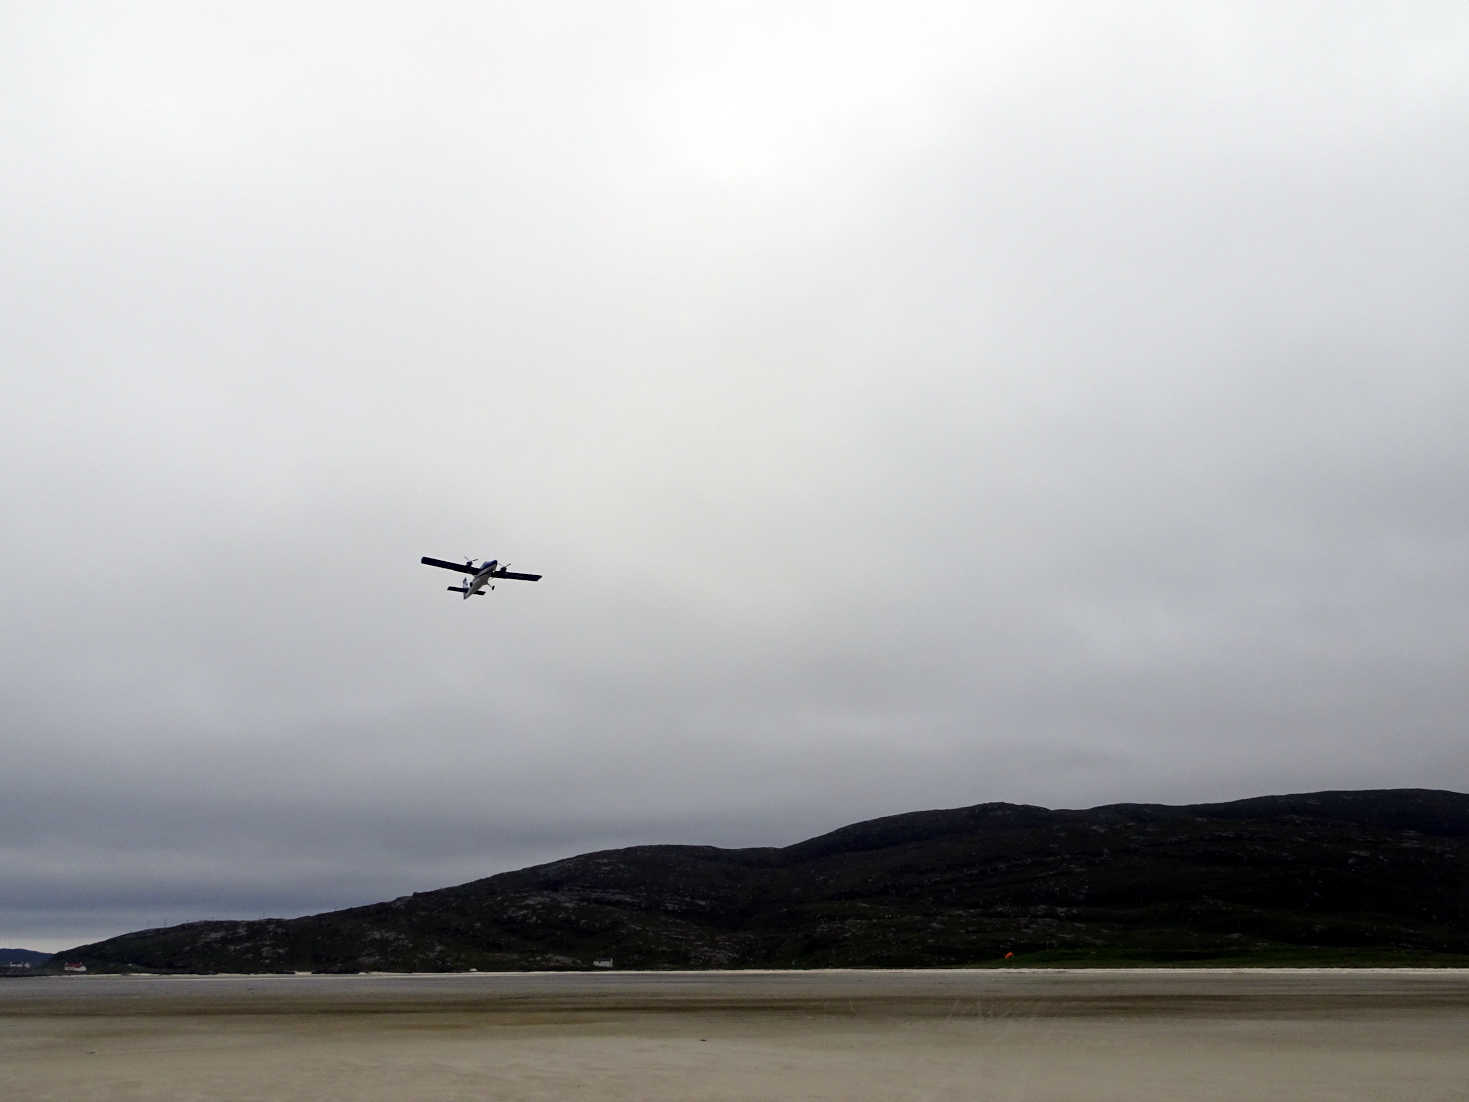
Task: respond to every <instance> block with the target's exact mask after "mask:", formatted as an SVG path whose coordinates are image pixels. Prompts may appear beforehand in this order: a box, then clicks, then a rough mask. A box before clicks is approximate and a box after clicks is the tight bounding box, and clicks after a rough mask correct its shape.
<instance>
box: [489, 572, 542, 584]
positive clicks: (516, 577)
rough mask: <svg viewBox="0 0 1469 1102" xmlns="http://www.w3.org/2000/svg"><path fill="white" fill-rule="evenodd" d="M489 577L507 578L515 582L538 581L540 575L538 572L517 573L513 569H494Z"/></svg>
mask: <svg viewBox="0 0 1469 1102" xmlns="http://www.w3.org/2000/svg"><path fill="white" fill-rule="evenodd" d="M490 577H492V578H509V579H510V580H512V581H516V582H538V581H540V580H541V576H540V575H539V574H517V573H516V572H515V571H513V570H496V571H494V572H493V573H492V574H491V575H490Z"/></svg>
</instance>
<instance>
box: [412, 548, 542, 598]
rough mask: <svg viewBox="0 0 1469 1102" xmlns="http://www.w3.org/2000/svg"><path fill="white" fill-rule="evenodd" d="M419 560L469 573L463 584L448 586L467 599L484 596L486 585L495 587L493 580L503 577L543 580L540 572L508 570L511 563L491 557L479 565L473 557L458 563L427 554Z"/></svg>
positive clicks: (521, 580) (532, 580)
mask: <svg viewBox="0 0 1469 1102" xmlns="http://www.w3.org/2000/svg"><path fill="white" fill-rule="evenodd" d="M418 561H419V562H421V563H423V565H424V566H437V567H440V568H441V569H444V570H457V571H459V573H461V574H468V575H469V577H467V578H465V579H464V581H463V582H462V583H461V584H459V585H451V586H449V587H448V588H449V592H450V593H462V594H463V595H464V599H465V600H466V601H467V600H469V598H470V597H483V596H484V595H485V592H486V590H485V586H487V585H488V586H489V587H490V589H494V588H495V587H494V586H493V585H491V584H490V583H492V582H497V581H501V580H503V579H509V580H511V581H516V582H538V581H540V580H541V576H540V575H539V574H518V573H516V572H514V571H512V570H507V569H506V568H505V567H506V566H509V565H510V564H509V563H506V564H505V566H501V565H500V560H499V559H490V560H489V561H487V562H483V563H481V564H480V565H479V566H475V565H474V560H473V559H470V560H468V561H467V562H463V563H457V562H449V561H447V560H445V559H431V558H429V557H428V556H427V555H425V556H424V557H423V558H421V559H419V560H418Z"/></svg>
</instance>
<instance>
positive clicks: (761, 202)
mask: <svg viewBox="0 0 1469 1102" xmlns="http://www.w3.org/2000/svg"><path fill="white" fill-rule="evenodd" d="M1460 8H1461V6H1460V5H1449V4H1430V3H1421V4H1407V5H1401V4H1399V5H1387V4H1372V3H1364V4H1357V5H1352V6H1349V7H1348V8H1345V9H1342V8H1337V9H1333V10H1332V11H1331V12H1326V11H1317V10H1316V9H1314V8H1311V7H1308V6H1291V5H1287V6H1285V7H1284V8H1282V7H1280V6H1279V5H1264V4H1246V5H1233V6H1231V7H1230V8H1229V9H1228V10H1227V11H1226V10H1225V9H1220V10H1218V11H1212V12H1202V11H1198V12H1196V11H1193V10H1188V11H1185V10H1183V9H1179V10H1177V11H1168V12H1161V11H1159V10H1156V9H1155V7H1154V6H1151V5H1143V4H1136V3H1113V4H1108V5H1103V6H1100V7H1096V8H1093V9H1090V10H1089V11H1088V13H1086V14H1085V15H1084V16H1079V15H1078V14H1077V13H1076V12H1075V11H1074V10H1073V9H1072V8H1071V7H1069V6H1059V5H1056V6H1049V7H1048V6H1042V7H1039V8H1037V7H1034V6H1031V7H1027V8H1025V9H1023V10H1022V9H1016V8H1013V7H1012V8H1004V7H1000V6H989V7H986V6H979V7H976V6H974V5H969V4H964V5H959V4H943V3H933V4H922V5H918V6H917V7H916V8H910V9H904V10H901V11H900V10H897V9H893V8H890V7H888V6H884V5H876V4H857V5H846V6H844V7H843V8H841V9H840V10H839V11H837V10H833V9H828V8H825V7H823V6H819V5H801V4H797V5H794V6H792V5H790V4H782V5H775V4H745V5H727V6H715V7H712V8H700V9H698V10H694V9H692V8H687V7H685V6H681V5H679V6H675V5H659V4H638V5H624V6H622V7H621V8H620V9H619V11H618V13H617V14H616V17H613V16H612V15H610V14H609V13H608V12H606V11H603V10H602V9H601V8H598V7H596V6H593V5H580V4H572V3H566V4H559V5H541V6H538V7H536V8H535V9H534V11H532V10H531V9H529V8H517V7H515V6H511V5H504V6H500V7H498V8H495V9H493V10H490V9H484V8H481V7H476V6H470V5H464V6H454V5H450V6H448V7H443V8H440V9H437V10H436V11H434V12H432V13H427V14H424V15H420V16H415V17H414V18H412V19H409V18H407V17H406V16H405V15H404V14H403V13H401V12H397V11H394V10H392V9H389V8H373V7H369V8H368V9H361V8H353V9H350V10H349V9H346V8H337V7H335V6H332V5H327V6H326V7H322V8H316V9H311V10H297V9H286V8H284V7H281V6H272V5H264V6H256V7H255V8H252V9H250V10H249V11H240V12H235V13H232V14H231V15H230V16H229V17H228V19H226V18H225V17H224V16H222V15H219V14H217V13H208V12H205V11H204V10H203V9H198V8H196V7H195V6H189V5H170V4H159V5H152V6H147V5H145V6H143V7H137V8H132V9H126V10H123V9H117V10H113V9H109V8H106V7H105V6H101V5H98V6H87V5H84V6H82V7H80V8H75V7H74V8H69V9H67V10H66V11H64V12H63V11H59V10H58V11H56V12H41V11H40V10H39V9H37V10H35V11H33V12H29V13H19V14H17V18H16V20H15V23H16V26H15V28H14V33H13V34H10V35H8V36H7V39H6V42H5V43H4V44H0V105H3V106H0V110H3V111H5V112H6V114H5V116H4V118H5V121H6V124H7V125H6V128H5V130H6V133H7V138H6V153H7V157H6V159H5V163H6V166H7V167H6V168H5V169H4V170H3V171H0V231H3V233H4V234H5V237H6V240H7V241H8V242H9V243H10V246H9V249H8V255H7V260H8V263H7V264H6V266H5V267H4V268H3V269H0V290H3V293H4V298H5V301H6V302H7V303H9V304H10V309H9V312H8V316H7V325H6V330H5V341H6V351H7V356H6V361H7V366H6V367H5V369H4V371H3V375H4V383H5V387H6V392H5V393H6V398H7V400H6V402H5V404H4V405H3V406H0V466H3V469H4V470H5V472H6V476H5V477H4V478H3V479H0V507H3V509H4V515H5V516H6V518H7V520H8V522H9V524H8V531H9V532H10V533H11V536H12V538H11V540H10V541H9V542H8V544H7V547H6V561H5V565H6V577H7V585H6V587H5V589H4V591H3V605H0V607H3V609H4V612H5V616H6V623H7V626H8V627H9V628H10V630H9V631H8V632H7V635H6V641H5V643H4V649H3V658H4V663H3V669H4V674H3V675H0V705H3V708H4V714H5V716H6V735H5V738H4V740H3V747H4V752H5V760H6V765H7V774H6V776H7V779H6V782H5V787H4V790H3V792H0V796H3V797H4V798H3V799H0V820H3V824H4V827H5V833H4V837H5V839H6V842H5V845H6V848H5V849H4V850H3V851H0V873H3V874H4V875H5V877H6V880H7V883H10V884H14V885H17V887H16V889H15V891H14V893H13V894H12V895H10V896H8V902H7V906H8V907H10V908H11V909H10V910H9V911H7V912H5V913H4V914H0V924H3V926H0V935H3V936H0V942H4V943H7V944H29V943H30V942H28V941H27V940H26V939H28V938H29V939H31V941H33V942H35V943H36V944H41V945H44V944H48V943H49V944H53V945H57V946H59V945H61V944H63V943H67V939H70V943H75V942H77V941H81V940H86V937H90V936H104V935H107V934H111V933H117V932H121V931H122V930H123V929H128V928H133V927H134V926H136V925H154V924H160V923H166V922H171V921H183V920H185V919H189V918H197V917H207V916H210V915H222V916H224V915H238V916H251V915H260V914H266V913H305V912H307V911H310V910H313V909H321V908H323V907H328V906H342V905H348V904H351V903H358V902H367V901H370V900H372V899H377V898H388V897H391V896H393V895H397V894H402V893H403V892H404V891H409V890H421V889H425V888H430V887H435V886H439V885H441V884H445V883H452V882H458V881H462V880H467V879H471V878H473V877H475V876H479V875H486V874H489V873H492V872H496V871H500V870H502V869H505V868H510V867H515V866H517V865H519V864H525V863H531V862H533V861H539V860H547V859H551V858H554V857H558V856H564V855H567V854H569V853H572V852H578V851H583V850H587V849H593V848H598V847H601V846H610V845H620V844H631V843H634V842H644V841H690V842H708V843H714V844H722V845H751V844H782V843H786V842H791V841H795V840H798V839H799V838H801V837H803V836H807V835H810V834H815V833H818V832H820V831H823V830H826V829H830V828H833V827H835V826H838V825H841V824H843V823H846V822H849V821H853V820H856V819H861V818H866V817H870V816H874V815H880V814H887V813H893V812H899V811H905V810H911V809H915V808H919V807H934V806H954V805H961V804H967V803H973V802H978V801H981V800H988V799H1006V800H1016V801H1026V802H1036V803H1045V804H1048V805H1051V806H1089V805H1093V804H1096V803H1102V802H1107V801H1111V800H1155V801H1165V802H1167V801H1173V802H1180V801H1186V800H1194V799H1227V798H1231V797H1236V796H1245V795H1254V794H1259V793H1263V792H1267V791H1287V790H1304V789H1315V788H1326V787H1366V786H1392V785H1428V786H1433V787H1448V788H1460V789H1462V788H1464V787H1465V785H1466V783H1469V779H1466V778H1469V774H1466V770H1469V759H1466V757H1465V755H1464V753H1463V751H1462V749H1461V744H1462V738H1461V735H1462V721H1461V717H1462V715H1463V714H1464V704H1465V696H1464V690H1463V688H1462V687H1461V685H1462V676H1461V671H1462V670H1463V668H1464V665H1465V657H1466V655H1469V632H1466V629H1465V628H1464V626H1463V624H1462V623H1461V622H1460V621H1461V618H1460V617H1458V616H1457V615H1456V610H1458V609H1461V608H1463V607H1464V603H1465V598H1466V596H1469V593H1466V590H1469V584H1466V577H1469V575H1466V554H1469V534H1466V530H1465V527H1464V524H1465V522H1464V516H1465V511H1464V509H1463V508H1462V501H1461V499H1462V497H1463V494H1462V492H1461V489H1460V488H1461V487H1462V486H1463V485H1464V484H1465V481H1466V475H1469V454H1466V445H1465V443H1464V434H1463V432H1462V429H1461V427H1460V423H1459V422H1460V421H1461V420H1462V417H1461V416H1460V415H1459V411H1460V410H1461V409H1463V408H1465V406H1466V404H1469V381H1466V380H1469V377H1466V376H1465V373H1464V371H1463V362H1464V351H1465V348H1466V343H1469V342H1466V335H1469V334H1466V330H1465V322H1464V320H1463V310H1462V306H1461V303H1460V299H1461V298H1462V292H1461V289H1462V287H1463V286H1464V285H1465V282H1466V275H1469V273H1466V270H1465V261H1464V257H1465V256H1466V255H1469V248H1466V246H1469V227H1466V223H1465V221H1464V218H1463V215H1462V210H1461V208H1462V196H1463V195H1464V194H1465V192H1466V185H1469V154H1466V147H1465V146H1464V143H1463V142H1462V140H1460V135H1462V133H1463V132H1464V131H1465V128H1466V123H1469V118H1466V116H1469V79H1466V77H1465V74H1466V73H1469V64H1466V62H1469V22H1466V20H1465V17H1464V15H1463V13H1462V11H1461V10H1460ZM422 554H431V555H441V556H447V557H451V558H452V557H456V556H459V555H471V554H472V555H475V556H477V557H490V556H495V557H499V558H501V559H506V558H509V559H511V560H512V561H514V562H515V563H516V565H517V566H523V567H525V568H527V569H533V570H538V571H542V572H544V573H545V575H546V578H545V580H544V581H543V582H541V583H538V584H536V585H533V586H520V587H518V588H513V587H512V586H511V585H509V584H507V585H505V586H503V587H502V589H501V591H500V592H498V593H496V594H495V595H494V596H493V597H491V598H486V599H476V601H475V602H474V603H473V604H471V605H469V606H466V605H464V603H463V602H460V601H458V600H457V598H451V597H450V595H449V594H446V593H444V592H443V586H444V579H443V578H442V577H437V576H435V575H434V572H432V571H430V570H428V569H427V568H424V567H421V566H419V565H418V563H417V560H418V557H419V556H420V555H422ZM440 598H443V599H442V600H440ZM6 930H10V931H12V932H11V933H9V934H7V933H5V931H6ZM58 931H64V936H63V933H61V932H58ZM84 935H85V936H84ZM7 938H8V939H9V940H8V941H7V940H6V939H7Z"/></svg>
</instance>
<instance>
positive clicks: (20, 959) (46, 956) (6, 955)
mask: <svg viewBox="0 0 1469 1102" xmlns="http://www.w3.org/2000/svg"><path fill="white" fill-rule="evenodd" d="M50 959H51V954H50V953H38V952H36V951H35V950H34V949H0V968H3V967H5V965H7V964H29V965H33V966H39V965H42V964H45V963H46V962H47V961H48V960H50Z"/></svg>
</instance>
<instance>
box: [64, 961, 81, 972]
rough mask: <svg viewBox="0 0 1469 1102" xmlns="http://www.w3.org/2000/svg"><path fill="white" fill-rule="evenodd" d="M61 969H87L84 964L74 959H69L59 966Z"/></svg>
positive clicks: (65, 970) (74, 970)
mask: <svg viewBox="0 0 1469 1102" xmlns="http://www.w3.org/2000/svg"><path fill="white" fill-rule="evenodd" d="M61 970H62V971H63V972H85V971H86V970H87V966H86V965H85V964H79V963H78V962H76V961H72V960H69V961H67V962H66V963H65V964H63V965H62V966H61Z"/></svg>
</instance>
